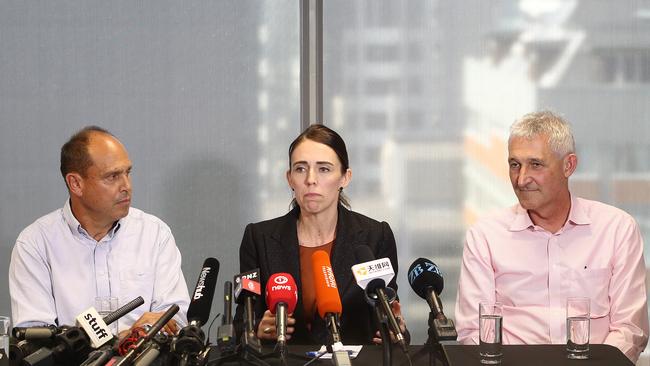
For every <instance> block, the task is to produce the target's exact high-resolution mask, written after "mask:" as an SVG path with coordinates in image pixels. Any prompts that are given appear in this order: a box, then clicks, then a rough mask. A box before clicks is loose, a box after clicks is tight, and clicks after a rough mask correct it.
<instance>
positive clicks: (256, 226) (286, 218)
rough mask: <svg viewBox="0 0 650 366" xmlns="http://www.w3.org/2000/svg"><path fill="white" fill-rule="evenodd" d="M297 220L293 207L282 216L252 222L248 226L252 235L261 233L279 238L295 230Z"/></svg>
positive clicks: (296, 211) (296, 212) (296, 213)
mask: <svg viewBox="0 0 650 366" xmlns="http://www.w3.org/2000/svg"><path fill="white" fill-rule="evenodd" d="M297 220H298V210H297V209H293V210H291V211H289V212H287V213H286V214H285V215H283V216H280V217H276V218H274V219H270V220H265V221H260V222H256V223H252V224H250V225H249V226H250V230H251V231H252V232H253V233H254V235H263V236H268V237H271V238H274V239H276V240H280V239H282V238H286V237H287V236H289V235H290V234H291V233H292V232H295V230H296V221H297Z"/></svg>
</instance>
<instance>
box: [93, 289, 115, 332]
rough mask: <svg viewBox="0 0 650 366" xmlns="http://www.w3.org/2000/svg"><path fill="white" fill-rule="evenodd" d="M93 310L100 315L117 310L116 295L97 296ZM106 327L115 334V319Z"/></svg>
mask: <svg viewBox="0 0 650 366" xmlns="http://www.w3.org/2000/svg"><path fill="white" fill-rule="evenodd" d="M95 310H97V312H98V313H99V315H101V316H102V318H104V317H106V315H108V314H110V313H112V312H114V311H115V310H117V297H113V296H98V297H96V298H95ZM108 328H109V329H110V330H111V333H113V334H114V335H117V330H118V329H117V320H116V321H115V322H113V323H112V324H109V325H108Z"/></svg>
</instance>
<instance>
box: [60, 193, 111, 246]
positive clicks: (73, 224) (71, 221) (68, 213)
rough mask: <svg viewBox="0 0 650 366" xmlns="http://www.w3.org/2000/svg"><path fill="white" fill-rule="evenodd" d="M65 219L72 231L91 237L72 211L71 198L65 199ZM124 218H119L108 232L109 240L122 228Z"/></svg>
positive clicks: (75, 233)
mask: <svg viewBox="0 0 650 366" xmlns="http://www.w3.org/2000/svg"><path fill="white" fill-rule="evenodd" d="M63 219H64V220H65V222H66V224H68V227H69V228H70V232H72V234H73V235H77V236H78V235H84V236H86V237H89V238H91V236H90V234H88V232H87V231H86V230H85V229H84V228H83V227H81V223H79V220H77V218H76V217H75V216H74V214H73V213H72V207H71V206H70V199H68V200H66V201H65V205H63ZM123 220H124V218H122V219H120V220H118V221H116V222H115V224H113V227H112V228H111V229H110V230H109V231H108V233H107V234H106V237H107V238H108V240H111V239H113V237H114V236H115V234H116V233H117V232H118V231H119V230H120V227H122V221H123Z"/></svg>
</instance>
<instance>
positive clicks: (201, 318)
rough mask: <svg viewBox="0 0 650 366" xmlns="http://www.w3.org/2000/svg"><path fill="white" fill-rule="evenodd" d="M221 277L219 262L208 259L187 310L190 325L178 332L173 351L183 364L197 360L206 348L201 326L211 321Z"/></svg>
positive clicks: (172, 347) (172, 346)
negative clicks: (216, 289) (213, 301)
mask: <svg viewBox="0 0 650 366" xmlns="http://www.w3.org/2000/svg"><path fill="white" fill-rule="evenodd" d="M218 275H219V261H218V260H216V259H215V258H207V259H206V260H205V261H204V262H203V268H201V272H200V273H199V279H198V280H197V281H196V286H195V287H194V293H193V295H192V301H191V302H190V306H189V307H188V309H187V321H188V325H187V326H185V327H183V329H181V330H180V331H179V332H178V336H177V337H175V338H174V340H173V341H172V344H171V350H172V351H173V352H174V353H176V354H177V355H179V356H180V357H181V361H182V362H183V363H187V362H189V360H190V359H193V358H195V357H196V356H197V355H198V354H199V353H200V352H201V351H203V349H204V348H205V333H203V330H202V329H201V326H203V325H204V324H206V323H207V322H208V321H209V320H210V308H211V307H212V299H213V298H214V291H215V287H216V285H217V277H218Z"/></svg>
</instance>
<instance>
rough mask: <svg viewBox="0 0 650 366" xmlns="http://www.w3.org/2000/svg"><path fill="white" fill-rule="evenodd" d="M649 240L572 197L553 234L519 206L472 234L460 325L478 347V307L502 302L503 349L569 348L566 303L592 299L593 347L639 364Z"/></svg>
mask: <svg viewBox="0 0 650 366" xmlns="http://www.w3.org/2000/svg"><path fill="white" fill-rule="evenodd" d="M645 271H646V270H645V264H644V261H643V239H641V234H640V233H639V228H638V226H637V224H636V222H635V221H634V219H633V218H632V217H631V216H630V215H628V214H627V213H625V212H623V211H622V210H619V209H617V208H615V207H612V206H608V205H606V204H603V203H600V202H596V201H589V200H585V199H581V198H574V199H572V201H571V211H570V212H569V218H568V220H567V222H566V223H565V224H564V226H563V227H562V228H561V229H560V230H559V231H558V232H556V233H550V232H548V231H546V230H545V229H543V228H541V227H539V226H536V225H534V224H533V222H532V221H531V220H530V217H529V216H528V213H527V212H526V210H524V209H523V208H522V207H521V206H520V205H515V206H513V207H510V208H508V209H506V210H503V211H501V212H500V213H497V214H496V215H493V216H491V217H488V218H484V219H482V220H480V221H479V222H478V223H476V225H474V226H473V227H472V228H470V229H469V230H468V232H467V238H466V243H465V248H464V250H463V263H462V267H461V273H460V280H459V283H458V298H457V301H456V325H457V328H458V339H459V341H460V342H461V343H463V344H477V343H478V303H479V302H480V301H483V300H485V301H493V302H494V301H498V302H501V303H503V343H504V344H550V343H566V299H567V297H572V296H586V297H589V298H590V299H591V334H590V342H591V343H607V344H611V345H613V346H615V347H618V348H619V349H620V350H621V351H622V352H623V353H625V355H626V356H627V357H628V358H630V359H631V360H632V361H633V362H636V360H637V358H638V357H639V354H640V353H641V351H643V349H644V348H645V346H646V343H647V341H648V310H647V308H646V286H645V278H646V274H645Z"/></svg>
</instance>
